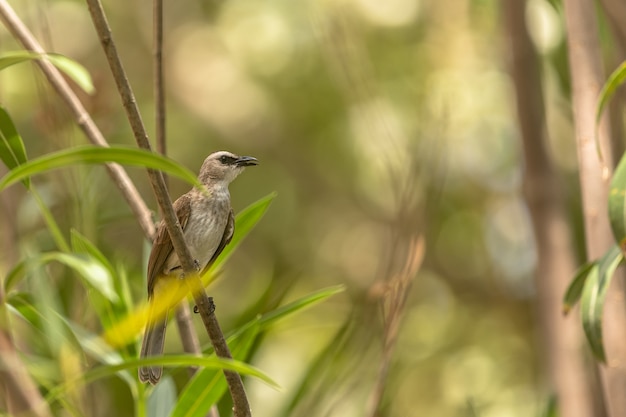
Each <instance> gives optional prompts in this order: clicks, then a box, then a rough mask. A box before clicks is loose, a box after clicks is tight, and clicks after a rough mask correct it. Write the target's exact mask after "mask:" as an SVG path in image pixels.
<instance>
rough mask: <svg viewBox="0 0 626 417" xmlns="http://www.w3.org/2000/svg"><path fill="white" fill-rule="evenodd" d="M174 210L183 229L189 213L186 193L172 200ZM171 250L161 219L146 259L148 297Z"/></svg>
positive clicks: (189, 208)
mask: <svg viewBox="0 0 626 417" xmlns="http://www.w3.org/2000/svg"><path fill="white" fill-rule="evenodd" d="M174 212H175V213H176V216H177V217H178V221H179V222H180V227H181V228H182V229H183V231H184V230H185V226H187V221H188V220H189V213H191V199H190V197H189V195H188V194H183V195H181V196H180V197H179V198H178V199H177V200H176V201H175V202H174ZM173 250H174V246H173V245H172V240H171V239H170V234H169V233H168V232H167V227H165V222H164V221H163V220H161V222H160V223H159V227H158V228H157V232H156V237H155V238H154V242H153V243H152V251H151V252H150V258H149V259H148V297H151V296H152V292H153V290H154V284H155V283H156V280H157V277H158V275H159V274H162V273H163V268H164V267H165V263H166V262H167V258H168V257H169V256H170V254H171V253H172V251H173Z"/></svg>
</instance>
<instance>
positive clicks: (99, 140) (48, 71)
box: [0, 0, 154, 239]
mask: <svg viewBox="0 0 626 417" xmlns="http://www.w3.org/2000/svg"><path fill="white" fill-rule="evenodd" d="M0 19H1V20H2V22H3V23H4V25H5V26H6V28H7V29H8V30H9V31H10V32H11V33H12V34H13V36H14V37H15V38H16V39H18V40H19V42H20V43H21V44H22V45H23V46H24V48H26V49H27V50H29V51H33V52H37V53H45V52H46V51H45V50H44V49H43V48H42V46H41V45H40V44H39V43H38V42H37V40H36V39H35V37H34V36H33V34H32V33H31V32H30V31H29V30H28V28H27V27H26V26H25V25H24V23H23V22H22V21H21V20H20V18H19V17H18V16H17V14H16V13H15V11H14V10H13V9H12V8H11V6H10V5H9V3H8V2H7V1H6V0H0ZM37 65H39V67H40V68H41V71H42V72H43V73H44V75H45V76H46V78H47V79H48V81H49V82H50V85H52V87H53V88H54V89H55V90H56V91H57V93H58V94H59V95H60V96H61V98H62V99H63V100H64V101H65V103H66V104H67V105H68V106H69V108H70V110H71V111H72V114H73V115H74V118H75V120H76V123H77V124H78V126H79V127H80V128H81V130H82V131H83V132H84V133H85V136H87V138H88V139H89V140H90V141H91V142H92V143H93V144H94V145H98V146H105V147H106V146H109V144H108V143H107V141H106V139H105V138H104V136H103V135H102V133H101V132H100V130H99V129H98V127H97V126H96V124H95V123H94V121H93V119H92V118H91V116H90V115H89V113H88V112H87V110H85V108H84V107H83V105H82V103H81V102H80V100H79V99H78V97H76V94H74V92H73V91H72V89H71V87H70V86H69V85H68V84H67V82H66V81H65V79H64V78H63V76H62V75H61V73H60V72H59V70H57V69H56V67H55V66H54V65H52V64H51V63H49V62H48V61H46V60H43V59H40V60H37ZM105 166H106V169H107V171H108V172H109V176H110V177H111V179H113V182H114V183H115V185H116V186H117V188H119V190H120V191H121V192H122V195H123V196H124V198H125V199H126V201H127V202H128V205H129V206H130V208H131V210H132V211H133V213H134V214H135V217H137V221H138V222H139V225H140V226H141V228H142V229H143V231H144V234H145V235H146V236H148V237H149V238H150V239H152V236H153V235H154V222H153V221H152V213H151V212H150V210H149V209H148V207H147V206H146V204H145V202H144V201H143V199H142V198H141V196H140V195H139V192H138V191H137V189H136V188H135V185H134V184H133V183H132V181H131V180H130V178H129V177H128V175H127V174H126V171H125V170H124V168H122V167H121V166H120V165H118V164H113V163H109V164H105Z"/></svg>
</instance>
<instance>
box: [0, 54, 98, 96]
mask: <svg viewBox="0 0 626 417" xmlns="http://www.w3.org/2000/svg"><path fill="white" fill-rule="evenodd" d="M39 59H43V60H47V61H50V63H51V64H52V65H54V66H56V67H57V68H58V69H59V70H61V71H63V72H64V73H65V74H66V75H67V76H68V77H70V78H71V79H72V80H74V82H75V83H76V84H78V86H79V87H80V88H82V89H83V90H85V91H86V92H87V93H89V94H93V92H94V91H95V88H94V86H93V82H92V81H91V76H90V75H89V72H88V71H87V70H86V69H85V67H83V66H82V65H80V64H79V63H78V62H76V61H74V60H72V59H70V58H68V57H66V56H63V55H60V54H40V53H37V52H30V51H11V52H5V53H3V54H1V55H0V70H3V69H5V68H8V67H10V66H12V65H15V64H19V63H21V62H26V61H34V60H39Z"/></svg>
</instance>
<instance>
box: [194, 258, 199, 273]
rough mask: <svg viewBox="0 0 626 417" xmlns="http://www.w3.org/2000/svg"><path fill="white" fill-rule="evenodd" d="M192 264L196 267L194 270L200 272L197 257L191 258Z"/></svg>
mask: <svg viewBox="0 0 626 417" xmlns="http://www.w3.org/2000/svg"><path fill="white" fill-rule="evenodd" d="M193 266H194V267H195V268H196V271H198V272H200V262H198V260H197V259H194V260H193Z"/></svg>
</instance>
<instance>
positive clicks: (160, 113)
mask: <svg viewBox="0 0 626 417" xmlns="http://www.w3.org/2000/svg"><path fill="white" fill-rule="evenodd" d="M153 20H154V23H153V24H154V46H153V48H154V51H153V67H154V102H155V109H154V110H155V112H154V113H155V119H156V144H157V151H158V152H159V153H160V154H162V155H166V154H167V146H166V144H167V142H166V140H165V138H166V132H167V131H166V124H165V120H166V114H165V78H164V75H163V0H154V15H153ZM164 178H165V181H166V183H167V178H166V177H165V176H164Z"/></svg>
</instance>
